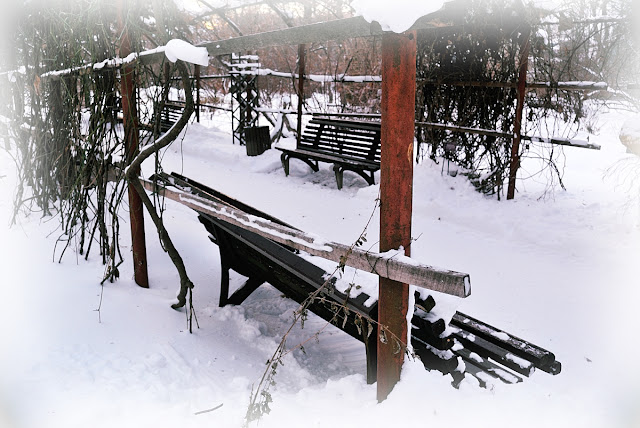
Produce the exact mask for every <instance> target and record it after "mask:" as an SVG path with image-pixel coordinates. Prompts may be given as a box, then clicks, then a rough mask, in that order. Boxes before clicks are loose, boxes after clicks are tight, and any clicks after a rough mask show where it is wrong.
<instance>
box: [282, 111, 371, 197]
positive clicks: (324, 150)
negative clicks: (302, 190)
mask: <svg viewBox="0 0 640 428" xmlns="http://www.w3.org/2000/svg"><path fill="white" fill-rule="evenodd" d="M276 148H277V149H278V150H280V151H282V155H281V157H280V158H281V161H282V167H283V168H284V173H285V174H286V175H287V176H288V175H289V161H290V159H292V158H293V159H299V160H301V161H303V162H304V163H306V164H307V165H309V167H310V168H311V169H312V170H314V171H315V172H318V170H319V165H318V162H328V163H332V164H333V171H334V173H335V175H336V183H337V185H338V189H342V186H343V173H344V171H345V170H346V171H353V172H355V173H356V174H358V175H360V176H361V177H362V178H364V179H365V181H366V182H367V183H369V185H372V184H375V178H374V173H375V172H376V171H378V170H379V169H380V123H379V122H363V121H356V120H343V119H323V118H314V119H311V121H309V124H308V125H307V127H306V128H305V130H304V132H303V134H302V136H301V137H300V141H299V143H298V145H297V147H296V148H295V149H287V148H284V147H276Z"/></svg>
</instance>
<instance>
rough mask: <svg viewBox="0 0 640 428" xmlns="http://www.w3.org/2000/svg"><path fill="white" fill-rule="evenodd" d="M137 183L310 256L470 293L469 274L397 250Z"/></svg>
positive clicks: (435, 288) (444, 290)
mask: <svg viewBox="0 0 640 428" xmlns="http://www.w3.org/2000/svg"><path fill="white" fill-rule="evenodd" d="M140 182H141V184H142V185H143V186H144V187H145V189H147V190H149V191H151V192H155V193H157V194H159V195H162V196H164V197H165V198H168V199H171V200H174V201H176V202H179V203H180V204H182V205H185V206H187V207H189V208H191V209H193V210H195V211H198V212H202V213H205V214H209V215H211V216H213V217H215V218H219V219H221V220H224V221H226V222H228V223H231V224H235V225H237V226H240V227H242V228H244V229H247V230H250V231H252V232H254V233H256V234H258V235H260V236H263V237H265V238H268V239H271V240H273V241H275V242H278V243H280V244H283V245H287V246H289V247H292V248H295V249H298V250H302V251H305V252H307V253H309V254H311V255H314V256H318V257H322V258H325V259H327V260H332V261H335V262H337V263H340V264H344V265H347V266H351V267H353V268H356V269H360V270H364V271H367V272H371V273H375V274H376V275H379V276H382V277H384V278H389V279H392V280H395V281H400V282H403V283H405V284H412V285H415V286H417V287H421V288H426V289H429V290H433V291H438V292H440V293H446V294H450V295H453V296H457V297H467V296H469V295H470V294H471V281H470V278H469V275H468V274H466V273H461V272H455V271H450V270H446V269H439V268H435V267H432V266H428V265H424V264H422V263H419V262H417V261H415V260H413V259H411V258H409V257H406V256H405V255H404V254H403V252H401V251H399V250H394V251H388V252H386V253H382V254H380V253H373V252H370V251H365V250H362V249H360V248H357V247H353V246H352V247H349V246H347V245H344V244H340V243H337V242H330V241H325V240H323V239H322V238H320V237H318V236H314V235H311V234H307V233H304V232H301V231H298V230H295V229H292V228H290V227H286V226H283V225H279V224H276V223H274V222H271V221H269V220H266V219H263V218H260V217H256V216H252V215H250V214H247V213H245V212H244V211H241V210H238V209H236V208H233V207H231V206H230V205H226V204H224V203H222V202H216V201H213V200H210V199H206V198H203V197H200V196H197V195H193V194H190V193H188V192H184V191H181V190H178V189H176V190H173V189H169V188H166V187H163V186H161V185H157V184H154V183H153V182H151V181H148V180H144V179H140Z"/></svg>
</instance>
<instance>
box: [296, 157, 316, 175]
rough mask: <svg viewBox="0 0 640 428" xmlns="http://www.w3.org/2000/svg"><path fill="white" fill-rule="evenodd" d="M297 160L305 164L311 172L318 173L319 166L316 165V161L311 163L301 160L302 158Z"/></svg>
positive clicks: (308, 160) (310, 161)
mask: <svg viewBox="0 0 640 428" xmlns="http://www.w3.org/2000/svg"><path fill="white" fill-rule="evenodd" d="M299 159H300V160H301V161H303V162H304V163H306V164H307V165H309V168H311V169H312V170H313V172H318V171H320V166H319V165H318V161H312V160H311V159H302V158H299Z"/></svg>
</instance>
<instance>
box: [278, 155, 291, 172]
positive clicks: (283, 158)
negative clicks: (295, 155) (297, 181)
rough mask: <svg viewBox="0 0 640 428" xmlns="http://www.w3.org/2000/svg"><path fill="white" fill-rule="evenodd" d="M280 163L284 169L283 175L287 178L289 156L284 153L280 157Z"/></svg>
mask: <svg viewBox="0 0 640 428" xmlns="http://www.w3.org/2000/svg"><path fill="white" fill-rule="evenodd" d="M280 162H282V168H284V175H285V176H287V177H288V176H289V156H288V155H287V154H286V153H282V154H281V155H280Z"/></svg>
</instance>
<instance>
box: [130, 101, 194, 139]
mask: <svg viewBox="0 0 640 428" xmlns="http://www.w3.org/2000/svg"><path fill="white" fill-rule="evenodd" d="M183 111H184V103H180V102H175V101H168V102H167V103H165V105H164V107H163V108H162V109H161V110H160V111H154V113H153V114H154V116H153V120H152V121H151V123H141V124H140V129H142V130H144V131H149V132H153V127H154V124H155V119H156V117H158V116H159V120H160V134H164V133H165V132H167V131H168V130H169V129H170V128H171V127H172V126H173V124H174V123H176V122H177V121H178V120H179V119H180V116H182V112H183Z"/></svg>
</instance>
